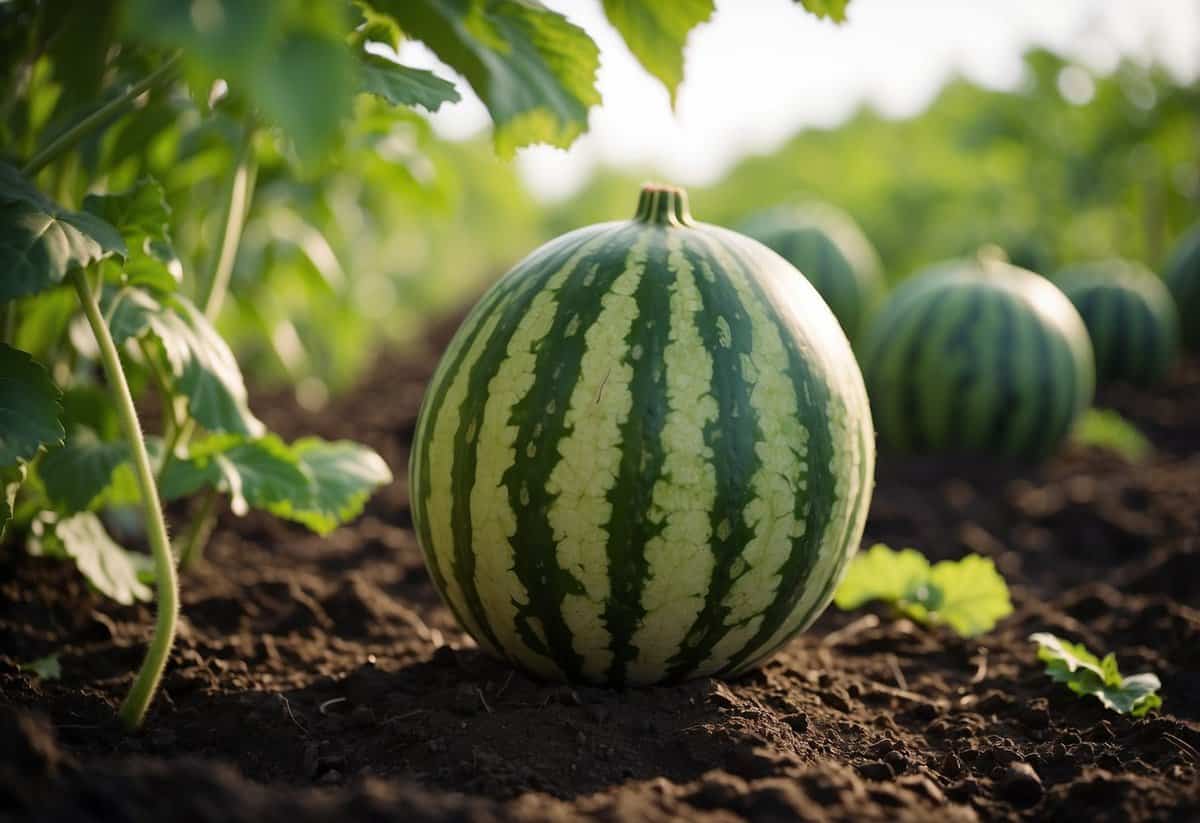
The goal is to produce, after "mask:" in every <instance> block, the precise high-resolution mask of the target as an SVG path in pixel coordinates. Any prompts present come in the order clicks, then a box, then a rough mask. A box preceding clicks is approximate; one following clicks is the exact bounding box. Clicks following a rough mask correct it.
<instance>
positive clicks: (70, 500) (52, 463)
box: [37, 428, 129, 513]
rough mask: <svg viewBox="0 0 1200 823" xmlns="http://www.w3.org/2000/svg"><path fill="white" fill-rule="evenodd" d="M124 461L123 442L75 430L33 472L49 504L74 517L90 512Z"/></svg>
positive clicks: (84, 430)
mask: <svg viewBox="0 0 1200 823" xmlns="http://www.w3.org/2000/svg"><path fill="white" fill-rule="evenodd" d="M128 459H129V446H128V444H126V443H125V442H123V441H108V442H105V441H103V440H100V439H99V438H97V437H96V435H95V433H94V432H92V431H91V430H90V429H86V428H77V429H75V430H74V431H72V432H71V435H70V436H69V437H68V438H67V442H66V444H64V445H63V446H60V447H58V448H55V449H51V450H50V451H49V452H48V453H47V454H46V456H45V457H43V458H42V461H41V462H40V463H39V464H38V467H37V472H38V476H39V477H40V478H41V479H42V484H43V485H44V486H45V487H46V496H47V497H48V498H50V502H52V503H54V504H55V505H56V506H60V507H62V509H63V510H64V511H65V512H67V513H74V512H81V511H86V510H88V509H90V508H93V506H94V505H95V504H96V503H97V502H98V501H99V499H100V497H101V495H102V493H103V492H104V491H105V490H106V489H107V488H108V487H109V485H110V484H111V483H112V478H113V472H115V471H116V470H117V467H118V466H120V465H121V464H122V463H124V462H125V461H126V460H128Z"/></svg>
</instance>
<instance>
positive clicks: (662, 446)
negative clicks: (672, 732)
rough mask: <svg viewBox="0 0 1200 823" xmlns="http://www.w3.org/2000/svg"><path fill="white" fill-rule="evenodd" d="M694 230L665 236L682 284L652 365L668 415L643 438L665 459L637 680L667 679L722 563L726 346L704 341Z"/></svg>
mask: <svg viewBox="0 0 1200 823" xmlns="http://www.w3.org/2000/svg"><path fill="white" fill-rule="evenodd" d="M691 235H692V232H687V233H682V232H672V233H670V234H669V235H667V236H666V238H665V239H666V242H667V244H668V255H667V257H666V259H665V260H663V261H662V263H663V267H662V268H661V269H659V270H660V271H664V272H669V279H670V280H673V282H672V283H671V284H670V289H669V305H668V307H667V311H666V312H665V313H663V314H660V315H659V321H658V322H659V323H662V322H663V320H664V319H665V320H667V324H668V325H669V336H668V339H667V340H665V341H664V340H660V341H659V342H660V343H663V344H665V345H664V346H663V350H662V353H661V361H658V362H655V361H648V364H647V366H646V367H645V369H644V370H645V371H649V372H651V376H652V378H653V375H654V373H655V372H659V371H661V372H662V373H663V374H662V381H663V382H662V384H661V385H662V389H663V394H662V395H661V396H660V400H659V403H662V401H663V400H664V399H665V404H666V408H665V415H663V416H664V420H663V421H662V423H661V427H660V431H659V437H658V438H657V439H656V440H655V441H653V442H647V443H644V444H641V449H638V445H639V444H636V443H635V444H634V446H633V448H634V449H636V450H638V451H640V452H641V456H642V458H643V459H644V458H647V457H650V458H652V460H653V462H656V463H658V465H659V467H660V473H659V475H658V476H657V477H656V478H655V479H654V480H653V487H652V491H651V496H650V499H649V500H648V501H646V502H647V503H648V506H647V508H646V510H645V513H644V517H645V519H646V520H648V521H649V523H650V524H651V525H652V527H653V529H654V532H653V534H650V535H649V536H648V537H647V539H646V540H645V542H644V544H643V545H642V546H641V547H640V548H641V549H642V552H643V553H644V557H643V559H644V562H645V572H646V577H645V579H644V582H643V584H642V586H641V588H640V591H639V592H638V597H639V604H640V608H641V610H642V612H643V615H644V616H643V618H642V620H641V621H640V625H638V626H637V627H636V629H635V631H634V632H633V634H632V637H631V638H630V641H629V642H630V646H631V647H632V649H633V650H634V651H635V654H634V655H633V658H632V659H631V660H630V661H629V662H628V664H627V666H626V670H625V672H624V673H623V674H622V677H621V679H622V680H624V681H626V682H629V683H635V684H639V683H649V682H654V681H656V680H659V679H661V678H662V675H663V673H664V672H665V671H666V670H667V667H668V664H669V661H671V660H672V659H673V658H674V657H675V656H676V655H677V654H678V653H679V650H680V648H681V646H682V644H683V642H684V640H685V636H686V634H687V632H688V629H689V627H690V626H691V625H693V623H694V621H695V620H696V617H697V615H699V613H700V611H701V609H702V608H703V606H704V603H705V597H706V594H707V593H708V592H709V591H710V587H711V579H712V573H713V568H714V556H713V552H712V550H711V549H710V544H711V542H712V540H713V537H714V524H713V523H712V512H713V509H714V503H715V500H716V496H717V474H718V468H717V466H716V464H715V461H716V458H715V455H714V453H713V449H712V446H711V445H710V444H709V443H708V442H706V434H711V429H712V424H713V421H714V420H715V419H716V417H717V414H718V401H717V399H716V398H715V397H714V386H713V378H714V355H713V354H712V351H713V349H714V347H716V346H717V345H719V344H718V343H717V342H716V340H715V339H710V340H708V341H705V340H703V339H702V336H701V330H700V328H699V327H698V325H697V324H698V322H699V320H700V317H701V315H700V312H701V309H702V298H701V294H700V291H699V288H698V277H699V276H700V271H699V270H698V269H696V268H695V267H694V266H693V265H692V263H691V262H690V261H689V260H688V258H687V256H686V255H685V253H684V251H683V247H684V238H685V237H687V238H689V239H690V236H691ZM649 308H650V307H649V306H646V307H644V310H645V309H649ZM706 319H708V320H710V321H711V320H712V318H711V317H709V318H706ZM660 363H661V365H660ZM659 411H660V413H661V406H660V408H659Z"/></svg>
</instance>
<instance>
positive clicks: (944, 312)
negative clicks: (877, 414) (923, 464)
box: [904, 286, 986, 451]
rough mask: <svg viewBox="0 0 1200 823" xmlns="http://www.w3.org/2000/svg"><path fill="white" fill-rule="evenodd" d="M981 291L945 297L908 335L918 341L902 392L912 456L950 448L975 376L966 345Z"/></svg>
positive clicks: (968, 289)
mask: <svg viewBox="0 0 1200 823" xmlns="http://www.w3.org/2000/svg"><path fill="white" fill-rule="evenodd" d="M985 299H986V297H985V295H984V294H983V293H982V290H980V289H978V288H974V287H970V286H968V287H966V288H962V289H959V290H957V291H954V292H952V293H950V294H948V295H946V297H945V299H944V300H943V301H942V303H941V305H940V307H939V308H938V310H937V313H936V314H934V315H932V316H931V317H929V318H928V320H927V321H926V322H925V323H922V324H921V327H920V328H917V329H914V330H913V333H914V334H916V335H919V338H920V343H919V346H920V357H919V359H918V360H917V362H916V364H915V366H914V375H913V378H912V380H911V381H910V382H909V383H908V385H907V386H906V387H905V388H906V391H905V393H904V397H905V399H904V402H905V415H904V417H905V419H906V420H907V422H908V427H907V432H906V435H905V443H906V444H907V448H909V449H911V450H913V451H925V450H927V449H929V448H935V449H945V448H953V447H954V446H955V444H957V443H958V442H959V438H958V434H957V431H956V429H957V427H958V425H959V424H960V423H961V422H962V415H963V413H964V410H963V407H962V404H963V400H964V394H965V392H966V391H967V389H968V387H969V386H970V385H971V384H972V383H973V382H974V381H976V380H977V379H979V378H980V377H986V376H985V375H978V374H976V373H975V372H976V371H977V369H978V366H979V364H978V362H977V361H976V359H975V357H974V354H975V353H974V350H973V347H972V346H971V342H972V341H971V333H972V331H973V330H974V329H973V327H974V326H975V324H976V323H977V321H978V315H979V313H980V311H981V310H982V304H983V301H984V300H985Z"/></svg>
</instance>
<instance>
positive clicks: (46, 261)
mask: <svg viewBox="0 0 1200 823" xmlns="http://www.w3.org/2000/svg"><path fill="white" fill-rule="evenodd" d="M110 255H119V256H121V257H124V256H125V243H124V242H123V241H122V240H121V235H120V234H119V233H118V232H117V230H116V229H114V228H113V227H112V226H110V225H109V224H108V223H107V222H105V221H104V220H102V219H100V218H98V217H96V216H95V215H92V214H88V213H87V212H73V211H70V210H68V209H64V208H62V207H60V206H58V205H57V204H56V203H53V202H51V201H50V200H48V199H47V198H45V197H43V196H42V195H41V194H40V193H39V192H38V191H37V189H35V188H34V187H33V186H32V185H31V184H30V183H29V182H28V181H27V180H25V178H24V177H22V176H21V174H20V173H19V172H18V171H17V170H16V169H14V168H13V167H12V166H9V165H7V164H5V163H0V302H3V301H5V300H13V299H15V298H18V297H25V296H26V295H30V294H37V293H38V292H41V291H45V290H46V289H50V288H53V287H54V286H57V285H58V284H59V283H61V282H62V281H63V278H65V277H66V276H67V274H68V272H70V271H72V270H73V269H77V268H84V267H87V266H90V265H91V264H92V263H95V262H97V261H98V260H103V259H105V258H107V257H109V256H110Z"/></svg>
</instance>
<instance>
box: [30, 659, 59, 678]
mask: <svg viewBox="0 0 1200 823" xmlns="http://www.w3.org/2000/svg"><path fill="white" fill-rule="evenodd" d="M20 669H21V671H26V672H30V673H32V674H34V675H36V676H37V677H39V678H41V679H42V680H58V679H59V678H60V677H62V663H60V662H59V660H58V655H57V654H50V655H46V656H45V657H39V658H38V659H37V660H30V661H29V662H28V663H22V664H21V665H20Z"/></svg>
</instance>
